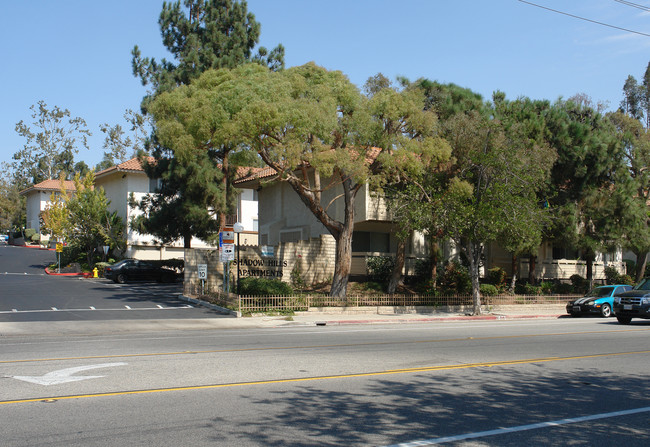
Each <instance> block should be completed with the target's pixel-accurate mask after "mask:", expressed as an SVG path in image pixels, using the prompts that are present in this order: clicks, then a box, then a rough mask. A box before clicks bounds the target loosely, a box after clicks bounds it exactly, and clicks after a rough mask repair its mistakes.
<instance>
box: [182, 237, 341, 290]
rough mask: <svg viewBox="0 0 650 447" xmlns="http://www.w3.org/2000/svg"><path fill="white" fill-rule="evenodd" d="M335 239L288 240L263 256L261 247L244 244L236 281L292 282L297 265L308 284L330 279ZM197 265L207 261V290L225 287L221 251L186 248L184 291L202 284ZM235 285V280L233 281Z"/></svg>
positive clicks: (234, 275) (233, 268)
mask: <svg viewBox="0 0 650 447" xmlns="http://www.w3.org/2000/svg"><path fill="white" fill-rule="evenodd" d="M334 257H335V245H334V238H332V237H331V236H322V237H318V238H312V239H310V240H308V241H300V242H295V243H293V242H288V243H283V244H279V245H278V246H275V247H274V250H273V256H271V257H262V252H261V248H260V247H258V246H242V247H240V249H239V265H237V262H236V261H233V262H232V263H231V275H232V278H233V281H234V280H235V279H236V278H237V276H238V275H239V278H245V277H247V276H254V277H264V278H273V279H279V280H281V281H284V282H291V272H292V271H293V270H294V268H298V269H299V270H300V272H301V274H300V276H301V278H302V279H303V281H305V283H307V284H315V283H322V282H328V281H330V280H331V279H332V276H333V275H334V262H332V260H333V259H334ZM198 264H207V266H208V279H207V280H206V290H221V289H222V287H223V262H221V261H220V260H219V251H218V250H204V249H188V250H185V283H184V284H185V292H186V293H190V294H191V293H192V291H193V290H197V287H199V286H200V281H199V279H198ZM233 286H234V283H233Z"/></svg>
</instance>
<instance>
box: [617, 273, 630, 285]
mask: <svg viewBox="0 0 650 447" xmlns="http://www.w3.org/2000/svg"><path fill="white" fill-rule="evenodd" d="M618 283H619V284H627V285H628V286H633V285H634V278H632V277H631V276H630V275H621V276H619V278H618Z"/></svg>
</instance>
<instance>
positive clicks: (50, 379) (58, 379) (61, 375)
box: [10, 362, 126, 386]
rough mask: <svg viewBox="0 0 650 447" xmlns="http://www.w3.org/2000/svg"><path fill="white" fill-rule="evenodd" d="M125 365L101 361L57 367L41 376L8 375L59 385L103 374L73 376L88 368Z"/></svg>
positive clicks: (97, 377) (29, 380)
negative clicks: (85, 364) (97, 363)
mask: <svg viewBox="0 0 650 447" xmlns="http://www.w3.org/2000/svg"><path fill="white" fill-rule="evenodd" d="M123 365H126V363H124V362H118V363H101V364H99V365H87V366H77V367H75V368H66V369H59V370H57V371H52V372H49V373H47V374H45V375H43V376H10V377H12V378H14V379H18V380H22V381H24V382H30V383H35V384H37V385H46V386H48V385H59V384H61V383H67V382H77V381H79V380H86V379H99V378H100V377H104V376H73V374H76V373H78V372H81V371H87V370H89V369H97V368H109V367H112V366H123Z"/></svg>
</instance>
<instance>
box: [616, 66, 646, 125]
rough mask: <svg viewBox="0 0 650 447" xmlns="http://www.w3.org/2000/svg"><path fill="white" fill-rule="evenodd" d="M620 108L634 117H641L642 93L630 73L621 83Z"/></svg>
mask: <svg viewBox="0 0 650 447" xmlns="http://www.w3.org/2000/svg"><path fill="white" fill-rule="evenodd" d="M621 110H623V111H624V112H625V113H627V114H628V115H630V116H631V117H633V118H636V119H642V118H643V95H642V92H641V88H640V87H639V83H638V82H637V81H636V79H635V78H634V76H632V75H630V76H628V77H627V79H626V80H625V83H624V84H623V101H621Z"/></svg>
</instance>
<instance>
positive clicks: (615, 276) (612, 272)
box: [605, 267, 634, 285]
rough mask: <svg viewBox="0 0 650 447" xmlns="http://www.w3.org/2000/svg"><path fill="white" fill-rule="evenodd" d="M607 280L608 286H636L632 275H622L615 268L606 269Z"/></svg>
mask: <svg viewBox="0 0 650 447" xmlns="http://www.w3.org/2000/svg"><path fill="white" fill-rule="evenodd" d="M605 278H606V281H607V284H628V285H632V284H634V280H633V279H632V277H631V276H630V275H621V274H619V273H618V271H617V270H616V269H615V268H614V267H605Z"/></svg>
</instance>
